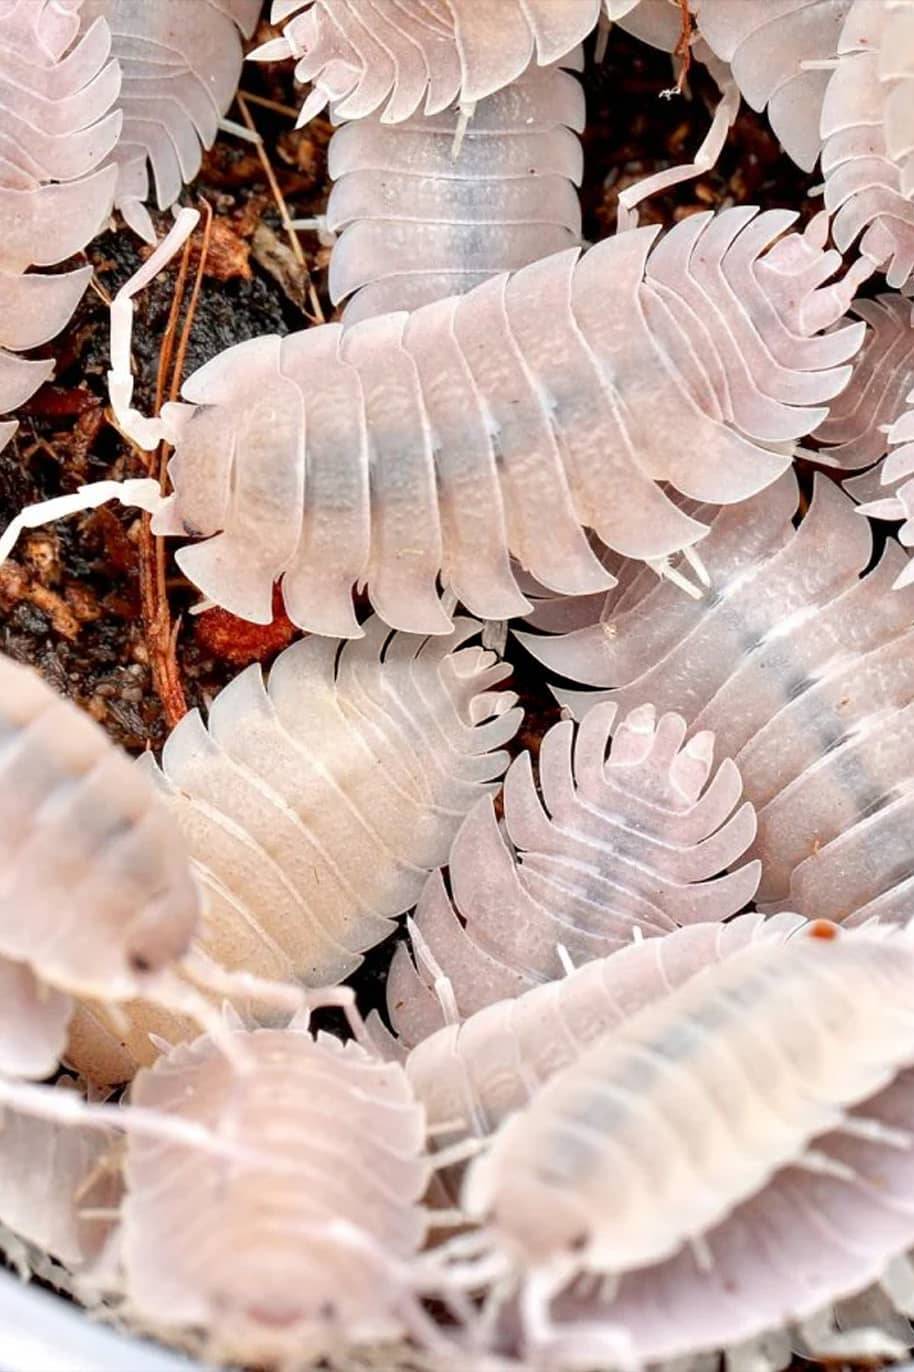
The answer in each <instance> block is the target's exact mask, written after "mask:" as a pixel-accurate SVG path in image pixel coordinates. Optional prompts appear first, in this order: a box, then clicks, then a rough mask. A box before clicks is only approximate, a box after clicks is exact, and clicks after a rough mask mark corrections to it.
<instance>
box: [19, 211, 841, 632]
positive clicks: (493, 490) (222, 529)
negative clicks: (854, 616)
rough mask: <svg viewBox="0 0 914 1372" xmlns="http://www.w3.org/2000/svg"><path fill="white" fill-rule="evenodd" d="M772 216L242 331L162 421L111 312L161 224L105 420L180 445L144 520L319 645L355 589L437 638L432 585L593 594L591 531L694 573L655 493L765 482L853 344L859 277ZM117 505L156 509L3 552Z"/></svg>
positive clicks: (676, 512)
mask: <svg viewBox="0 0 914 1372" xmlns="http://www.w3.org/2000/svg"><path fill="white" fill-rule="evenodd" d="M191 218H193V216H192V214H191ZM793 219H794V216H793V215H791V214H785V213H781V212H780V211H771V212H768V213H765V214H761V215H759V214H757V213H756V211H754V210H753V209H751V208H750V209H731V210H725V211H722V212H721V213H719V214H717V215H694V216H693V217H692V218H690V219H687V220H684V221H683V222H682V223H680V224H677V225H676V226H675V227H674V228H673V229H671V230H670V231H669V233H667V234H666V235H664V236H663V237H662V238H661V239H659V240H657V234H656V231H655V230H654V229H641V230H633V231H630V232H626V233H622V234H619V235H617V236H616V237H615V238H612V239H608V240H606V241H604V242H602V243H600V244H598V245H597V246H596V247H595V248H593V249H591V250H590V251H589V252H588V253H587V254H586V255H585V256H583V257H580V258H579V254H578V252H577V250H573V251H571V252H564V253H556V254H555V255H554V256H552V257H549V258H546V259H545V260H544V261H543V262H538V263H535V264H533V265H531V266H528V267H525V268H523V269H522V270H521V271H519V272H517V273H516V274H515V275H514V276H498V277H494V278H492V280H490V281H487V282H485V283H484V284H483V285H482V286H478V287H476V289H475V290H472V291H470V292H469V293H468V294H467V295H464V296H459V297H450V298H448V299H447V300H443V301H437V302H435V303H434V304H431V305H426V306H424V307H423V308H422V309H420V310H417V311H415V312H414V313H413V314H411V315H408V316H407V315H403V314H395V315H382V316H379V317H378V318H377V319H369V320H364V321H362V322H361V323H359V324H355V325H353V326H352V327H351V328H348V329H346V330H345V332H344V331H343V330H342V328H341V326H340V325H334V324H328V325H324V326H321V327H319V328H313V329H309V330H307V331H306V332H304V333H298V334H292V335H290V336H288V337H285V338H279V337H275V336H270V337H262V338H257V339H253V340H251V341H250V342H248V343H243V344H240V345H238V346H237V347H234V348H230V349H228V351H226V352H224V353H221V354H220V355H219V356H218V357H216V358H214V359H213V360H212V361H211V362H209V363H207V364H206V366H205V367H203V368H202V369H201V370H200V371H198V372H197V373H195V374H194V376H193V377H191V378H190V380H189V381H188V382H186V383H185V386H184V389H183V395H184V397H185V401H186V402H188V403H185V404H183V405H171V406H169V407H167V408H166V409H165V411H163V420H162V422H159V421H152V420H147V419H144V418H143V416H141V415H140V414H139V413H138V412H137V411H136V410H134V409H132V408H131V404H130V401H131V397H132V391H133V379H132V376H131V374H130V365H129V361H130V359H129V334H130V329H129V321H130V317H131V312H132V296H133V294H134V293H135V291H136V289H137V285H138V282H140V283H142V282H144V281H146V280H148V279H149V276H150V275H151V274H153V273H154V271H155V269H156V267H157V266H158V265H159V263H160V262H161V261H162V260H163V259H166V258H167V257H168V256H169V254H170V253H171V252H173V251H174V250H175V241H176V240H177V241H180V240H181V237H182V234H183V233H186V228H187V225H186V223H183V224H182V225H179V226H176V230H175V238H174V239H172V240H171V241H170V242H167V243H166V244H164V245H162V249H161V250H160V252H159V253H158V254H154V255H153V257H152V258H150V260H149V262H148V263H147V264H146V265H145V267H144V268H143V269H142V270H141V273H140V274H139V276H138V278H137V281H134V282H132V283H129V284H128V286H126V287H125V288H124V289H123V291H122V292H121V293H120V295H119V297H118V299H117V300H116V301H115V309H114V323H113V328H112V334H113V339H112V341H113V371H112V375H111V389H112V398H113V402H114V405H115V409H116V412H117V414H118V416H119V419H120V422H121V423H122V425H123V426H124V428H125V430H126V431H127V432H129V433H130V434H132V435H133V437H134V438H135V439H136V441H138V442H140V443H141V444H149V443H153V442H155V441H158V440H159V439H160V438H161V437H162V436H163V435H167V436H168V437H169V439H170V440H171V441H172V442H173V443H174V445H175V448H176V452H175V456H174V458H173V459H172V462H171V466H170V471H171V475H172V480H173V482H174V486H175V492H174V495H173V496H172V497H169V498H168V500H167V502H166V504H165V507H164V509H161V508H160V509H159V513H158V516H157V520H156V522H155V524H154V528H155V529H156V530H157V531H158V532H160V533H169V534H177V535H182V534H183V535H186V534H188V533H192V534H194V535H197V536H200V537H202V538H204V539H205V540H206V541H204V542H199V543H196V544H194V545H192V546H188V547H184V548H182V549H180V550H179V552H178V553H177V560H178V562H179V564H180V566H181V568H182V570H183V571H184V572H185V574H186V575H187V576H188V577H189V578H190V579H191V580H192V581H193V582H194V583H195V584H196V585H197V586H199V587H200V588H201V590H203V591H204V593H205V594H206V595H207V596H209V597H210V598H211V600H212V601H214V602H215V603H217V604H219V605H222V606H223V607H224V608H226V609H229V610H231V611H232V612H233V613H235V614H238V615H239V616H241V617H242V618H246V619H249V620H252V621H253V622H255V623H267V622H269V621H270V620H271V618H272V615H273V586H274V583H275V582H276V581H277V580H281V583H282V590H283V596H284V600H285V605H286V608H287V611H288V613H289V615H290V617H291V619H292V620H293V621H294V622H295V623H296V624H299V625H301V626H302V627H304V628H309V629H311V630H313V631H316V632H320V633H325V634H329V635H334V636H340V637H349V636H354V635H357V634H359V633H360V632H361V631H360V629H359V625H358V622H357V620H356V619H355V616H354V612H353V607H352V593H353V588H354V587H355V586H358V585H365V586H366V587H367V589H368V592H369V594H370V596H371V599H372V601H373V603H374V605H375V608H376V609H377V611H378V613H379V615H380V616H381V618H382V619H384V621H385V622H386V623H388V624H390V625H391V626H393V627H395V628H403V629H407V630H409V631H411V632H416V633H446V632H449V629H450V620H449V618H448V616H447V615H446V614H445V612H444V611H443V609H442V606H441V603H440V601H439V598H438V587H437V583H438V577H439V575H440V576H441V577H442V580H443V582H444V583H445V584H446V585H447V586H448V587H449V588H450V589H451V590H452V591H453V592H454V594H456V595H457V596H458V598H459V599H460V600H461V601H463V603H464V605H465V606H466V607H467V608H468V609H470V610H472V611H473V612H474V613H477V614H479V615H481V616H483V617H485V618H489V619H505V618H509V617H511V616H513V615H517V614H523V613H525V612H526V611H527V610H529V609H530V602H529V601H528V600H527V599H526V598H525V597H524V596H523V595H522V594H521V591H520V589H519V587H518V583H517V580H516V578H515V576H514V573H513V571H512V566H511V560H510V559H511V554H513V555H514V556H515V557H516V558H517V560H518V561H519V562H520V563H521V565H522V566H523V567H525V568H527V569H528V570H529V572H530V573H531V574H533V575H534V576H535V577H536V578H537V579H538V580H539V581H540V582H542V583H543V585H545V586H548V587H551V588H553V589H556V590H560V591H562V592H563V593H565V594H578V593H582V592H590V591H594V590H599V589H601V588H605V587H606V586H608V585H610V584H611V581H612V578H611V576H610V575H609V574H608V572H607V570H606V568H605V566H604V565H603V564H602V563H601V562H600V561H599V560H598V558H597V557H596V556H595V554H594V551H593V549H592V548H591V546H590V544H589V542H588V540H587V538H586V536H585V533H584V530H585V528H588V527H589V528H592V529H594V530H595V531H596V533H597V535H598V536H599V538H600V539H602V541H603V542H604V543H605V544H606V545H607V546H608V547H610V548H613V549H616V550H617V551H619V552H621V553H623V554H625V555H626V556H628V557H634V558H640V559H642V560H644V561H648V562H650V563H651V564H652V565H654V566H655V567H656V568H657V570H658V571H660V572H663V571H664V569H665V566H666V559H668V558H669V556H670V555H671V554H673V553H675V552H677V551H679V550H682V549H685V550H687V554H688V555H689V556H690V557H691V558H692V559H693V561H694V559H695V557H696V554H695V553H694V552H693V551H692V548H693V545H694V544H695V543H696V542H698V540H700V539H701V538H702V537H703V536H704V534H705V533H706V532H707V526H706V525H705V524H702V523H701V522H700V521H698V520H695V519H691V518H689V516H688V515H687V514H685V513H684V511H683V510H682V509H681V508H680V507H679V506H678V505H676V504H675V503H674V502H673V501H672V500H671V499H670V497H669V496H668V495H667V494H666V492H665V490H664V489H663V488H662V484H661V483H668V484H669V485H670V486H672V487H674V488H676V489H678V490H680V491H682V492H684V493H685V494H686V495H688V496H692V497H694V498H696V499H698V500H703V501H713V502H715V503H718V504H730V503H731V502H736V501H741V500H744V499H745V498H747V497H748V496H750V495H752V494H753V493H754V492H756V491H759V490H761V489H763V488H764V487H765V486H767V485H769V484H770V483H771V482H772V481H774V480H775V479H776V478H777V477H778V476H779V475H780V474H781V473H782V472H783V471H784V469H785V468H786V467H787V466H788V465H789V462H790V458H791V456H792V453H793V451H794V443H795V440H796V439H798V438H800V437H802V436H803V435H805V434H806V433H808V432H809V431H810V430H811V429H813V428H814V427H815V426H816V425H817V424H819V423H821V422H822V420H824V418H825V417H826V414H827V408H826V407H825V406H824V405H823V404H822V402H823V401H826V400H828V399H830V398H831V397H832V396H833V395H834V394H835V393H836V392H837V391H839V390H840V389H841V387H842V386H843V385H844V384H845V382H846V381H847V379H848V376H849V369H848V367H847V366H845V365H844V364H845V363H846V362H847V359H848V358H850V357H852V356H853V355H854V353H855V352H856V350H857V348H858V346H859V344H860V342H861V339H862V336H863V333H864V329H865V326H864V325H863V323H862V322H861V323H858V324H851V325H848V326H846V327H842V328H837V329H835V328H831V327H830V326H831V325H833V324H835V323H836V322H837V321H838V320H839V319H840V318H841V317H842V316H843V313H844V311H845V309H846V308H847V305H848V304H849V302H850V299H851V298H852V296H853V291H854V274H853V272H849V273H848V275H847V276H846V277H845V278H844V279H843V280H842V281H841V282H840V283H837V284H832V285H826V284H824V283H825V282H827V281H828V280H829V279H830V277H831V275H832V273H833V271H834V269H835V268H836V266H837V265H838V261H839V259H838V257H837V254H834V253H829V252H825V251H824V248H823V232H824V230H825V225H824V223H823V222H822V221H821V220H818V219H817V220H816V221H814V222H813V224H811V225H810V226H809V228H808V229H807V230H806V231H805V233H803V234H797V233H786V234H785V232H784V231H785V230H787V229H788V228H789V226H790V224H791V223H792V222H793ZM778 234H782V235H784V236H781V237H779V238H778V239H777V242H775V243H774V244H773V246H771V244H772V239H773V238H774V237H775V236H776V235H778ZM608 299H612V300H614V301H617V302H618V304H617V306H616V307H614V308H613V309H611V310H608V309H606V308H605V301H606V300H608ZM824 328H828V329H829V332H827V333H824V334H823V333H822V332H821V330H822V329H824ZM112 496H118V497H119V498H121V499H123V500H127V501H137V502H139V501H141V500H142V501H144V502H145V503H146V504H147V505H148V506H150V507H152V508H157V507H158V506H159V494H158V490H157V487H156V486H155V483H152V482H147V483H145V484H144V483H142V482H139V483H137V482H134V483H132V484H131V485H125V486H123V487H118V486H117V484H116V483H110V482H109V483H99V486H98V487H97V488H94V489H93V488H91V487H89V488H86V489H85V490H84V491H82V492H79V493H77V495H75V496H74V497H64V498H63V499H62V500H61V501H58V502H55V503H53V504H51V505H49V506H48V507H45V508H44V509H42V507H41V506H38V507H33V508H31V509H30V510H27V511H25V512H23V514H22V515H21V516H20V517H19V519H18V520H17V521H14V523H13V524H12V525H11V526H10V528H9V529H8V530H7V532H6V534H5V536H4V539H3V541H2V543H0V556H2V555H4V554H5V553H7V552H8V551H9V548H10V547H11V546H12V543H13V542H14V541H15V537H16V534H17V532H18V529H19V528H20V527H21V526H22V524H24V523H31V522H35V521H36V520H40V519H42V518H44V517H48V516H49V515H52V514H60V513H62V512H65V511H66V510H69V509H75V508H79V507H80V506H83V505H85V504H87V503H92V502H93V501H94V502H96V503H97V502H98V501H99V500H104V499H109V498H111V497H112ZM545 508H548V509H549V510H550V519H549V520H548V521H545V522H544V520H543V518H542V512H543V509H545ZM696 565H697V574H698V576H699V579H700V578H701V577H702V576H703V575H704V573H703V569H702V568H701V564H700V562H698V563H697V564H696Z"/></svg>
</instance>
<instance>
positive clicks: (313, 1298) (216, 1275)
mask: <svg viewBox="0 0 914 1372" xmlns="http://www.w3.org/2000/svg"><path fill="white" fill-rule="evenodd" d="M233 1036H234V1037H235V1038H236V1039H237V1040H238V1041H239V1043H240V1044H241V1045H242V1050H243V1052H244V1054H245V1057H246V1059H247V1060H248V1062H249V1064H250V1070H249V1071H247V1072H245V1073H244V1074H243V1075H242V1076H238V1075H237V1074H236V1073H234V1072H233V1071H232V1069H231V1067H230V1066H229V1064H228V1063H227V1062H226V1060H225V1058H224V1057H223V1056H222V1055H220V1053H219V1052H218V1050H217V1049H216V1047H215V1046H214V1044H213V1043H212V1041H211V1040H210V1039H208V1038H205V1037H204V1038H200V1039H197V1040H196V1041H195V1042H194V1043H192V1044H186V1045H181V1046H179V1047H177V1048H175V1049H173V1050H172V1051H171V1052H169V1053H168V1054H167V1055H166V1056H164V1057H162V1058H160V1059H159V1061H158V1062H157V1063H156V1065H155V1067H153V1068H151V1069H144V1070H143V1071H142V1072H140V1073H139V1075H138V1076H137V1078H136V1080H135V1082H134V1084H133V1087H132V1089H131V1095H130V1101H131V1103H130V1106H129V1107H128V1108H127V1109H126V1110H125V1112H124V1113H125V1115H126V1116H127V1123H126V1127H127V1129H128V1142H127V1150H126V1158H125V1163H124V1179H125V1186H126V1190H125V1195H124V1199H123V1201H122V1204H121V1207H120V1217H119V1236H118V1237H119V1243H118V1251H119V1255H120V1268H121V1270H120V1273H119V1274H115V1279H114V1281H110V1282H107V1283H104V1284H106V1285H110V1286H112V1287H113V1288H114V1290H115V1292H120V1293H121V1294H122V1297H123V1305H122V1307H121V1311H120V1313H121V1315H122V1317H123V1318H126V1319H128V1320H136V1321H139V1322H140V1323H141V1325H142V1326H143V1327H145V1328H147V1329H152V1330H155V1332H156V1333H157V1334H158V1335H159V1336H160V1337H162V1338H165V1339H169V1338H178V1339H181V1338H182V1337H183V1338H187V1337H188V1336H191V1337H195V1339H196V1341H197V1343H198V1344H199V1347H200V1349H201V1351H202V1352H203V1353H204V1354H205V1355H206V1356H207V1358H209V1357H213V1358H217V1359H225V1360H226V1361H230V1362H232V1363H235V1362H237V1363H239V1364H247V1365H257V1366H270V1367H277V1366H278V1367H285V1366H292V1365H302V1366H307V1365H311V1363H312V1360H313V1361H314V1363H317V1362H318V1361H319V1360H320V1359H321V1357H322V1356H329V1357H330V1358H331V1359H333V1358H334V1357H335V1355H338V1354H342V1353H343V1352H344V1351H345V1350H346V1349H347V1348H349V1347H351V1346H353V1345H355V1346H358V1345H359V1344H362V1343H365V1342H369V1343H373V1344H374V1343H380V1342H383V1341H385V1340H387V1339H391V1338H396V1337H398V1336H400V1335H402V1334H403V1333H404V1332H407V1331H408V1332H410V1333H412V1334H413V1335H415V1336H417V1337H418V1338H419V1340H420V1341H425V1342H427V1341H431V1342H432V1343H433V1344H437V1345H441V1344H443V1343H444V1337H443V1335H439V1334H437V1333H436V1331H435V1329H434V1326H433V1325H432V1323H431V1320H430V1319H428V1318H427V1317H426V1316H424V1315H423V1312H422V1309H421V1307H420V1305H419V1302H418V1299H417V1294H416V1277H415V1261H416V1257H417V1254H418V1252H419V1249H420V1247H421V1245H422V1243H423V1242H424V1239H425V1233H426V1228H427V1224H428V1219H427V1215H426V1212H425V1210H424V1209H423V1207H422V1205H421V1200H422V1196H423V1193H424V1192H425V1189H426V1186H427V1184H428V1179H429V1175H430V1167H429V1163H428V1160H427V1157H426V1155H425V1151H424V1145H425V1129H424V1121H423V1115H422V1108H421V1106H420V1105H419V1104H418V1103H417V1102H416V1100H415V1098H414V1096H413V1093H412V1090H411V1088H410V1085H409V1082H408V1080H407V1078H406V1075H405V1073H404V1072H403V1069H402V1067H400V1066H399V1065H397V1064H395V1063H384V1062H381V1061H379V1060H378V1059H376V1058H373V1057H372V1056H371V1055H370V1054H369V1053H367V1052H366V1051H365V1050H364V1049H363V1048H361V1047H359V1046H358V1045H357V1044H356V1043H354V1042H349V1043H347V1044H345V1045H344V1044H342V1043H340V1042H339V1041H338V1040H337V1039H335V1038H332V1037H330V1036H329V1035H327V1034H318V1035H317V1037H313V1036H312V1034H311V1033H310V1032H309V1030H308V1027H307V1023H306V1022H304V1021H302V1022H299V1021H297V1020H295V1021H293V1022H292V1024H291V1025H290V1026H289V1027H288V1028H287V1029H281V1030H280V1029H261V1030H256V1031H254V1032H248V1031H245V1030H243V1029H242V1028H241V1027H240V1026H239V1027H238V1028H237V1029H236V1030H234V1032H233ZM137 1107H140V1108H143V1109H145V1110H146V1111H147V1112H150V1113H151V1114H152V1115H153V1116H160V1117H164V1118H176V1119H178V1120H182V1121H185V1122H189V1123H193V1124H195V1125H197V1126H198V1127H200V1128H201V1129H202V1130H205V1131H206V1132H207V1133H209V1134H211V1135H212V1136H213V1137H214V1138H216V1139H218V1138H220V1137H230V1138H232V1139H234V1140H235V1142H236V1145H237V1149H238V1151H239V1152H241V1151H242V1150H243V1153H242V1155H241V1156H239V1157H237V1158H235V1159H233V1161H232V1164H231V1167H230V1168H228V1167H226V1168H220V1167H219V1166H218V1165H214V1162H213V1158H212V1157H211V1156H207V1154H206V1153H205V1152H203V1151H202V1150H200V1149H197V1148H194V1147H193V1146H182V1145H181V1144H180V1143H177V1142H176V1143H175V1144H166V1145H164V1146H163V1144H162V1143H161V1142H155V1143H154V1145H153V1146H152V1147H148V1146H147V1143H146V1141H145V1140H144V1139H142V1138H137V1137H134V1136H133V1135H132V1134H131V1133H130V1116H131V1113H132V1110H133V1109H135V1108H137ZM331 1130H332V1131H333V1132H332V1135H331V1134H330V1131H331ZM104 1276H105V1274H102V1281H104Z"/></svg>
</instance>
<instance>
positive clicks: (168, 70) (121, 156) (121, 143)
mask: <svg viewBox="0 0 914 1372" xmlns="http://www.w3.org/2000/svg"><path fill="white" fill-rule="evenodd" d="M27 3H32V0H27ZM260 8H261V0H193V3H190V4H188V3H187V0H155V3H154V4H146V3H143V0H82V3H81V6H80V11H79V17H80V21H81V25H82V29H83V30H84V31H85V30H87V29H88V28H89V27H90V26H91V25H92V24H93V22H95V21H96V20H97V19H98V18H103V19H105V20H106V21H107V24H108V26H109V28H110V30H111V33H112V37H113V47H112V51H113V54H114V56H115V58H116V59H117V60H118V63H119V65H120V68H121V71H122V73H123V80H122V83H121V89H120V96H119V98H118V101H117V107H118V109H120V110H121V111H122V112H123V119H124V122H123V128H122V130H121V134H120V137H119V139H118V143H117V146H116V148H115V149H114V153H113V161H114V163H115V165H116V167H117V186H116V189H115V205H116V207H117V209H118V210H119V211H120V212H121V214H122V215H123V216H124V219H125V220H126V222H127V223H128V224H129V225H130V227H131V228H133V229H135V230H136V232H137V233H139V234H140V235H141V236H142V237H143V238H145V239H146V240H147V241H148V242H150V243H154V242H155V230H154V228H153V225H152V220H151V219H150V217H149V212H148V210H147V209H146V205H145V202H146V201H147V200H148V199H149V196H150V188H149V171H150V170H151V171H152V175H153V180H154V183H155V195H156V200H157V203H158V206H159V209H162V210H164V209H168V207H169V206H170V205H173V204H174V202H175V201H176V200H177V198H178V196H179V195H180V193H181V190H182V188H183V186H184V185H185V184H186V183H187V182H190V181H193V179H194V178H195V177H196V175H197V173H198V172H199V170H200V163H201V159H202V154H203V149H204V148H210V147H212V145H213V143H214V142H215V139H216V134H217V132H218V130H219V126H220V121H222V118H223V116H224V114H225V112H226V110H227V109H228V107H229V105H230V104H231V102H232V100H233V99H234V97H235V91H236V89H237V87H238V80H239V77H240V75H241V64H242V58H243V54H242V48H241V39H240V34H243V35H244V36H245V37H247V38H249V37H250V36H251V34H252V33H253V31H254V27H255V25H256V23H257V19H258V16H259V14H260ZM239 31H240V34H239Z"/></svg>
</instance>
